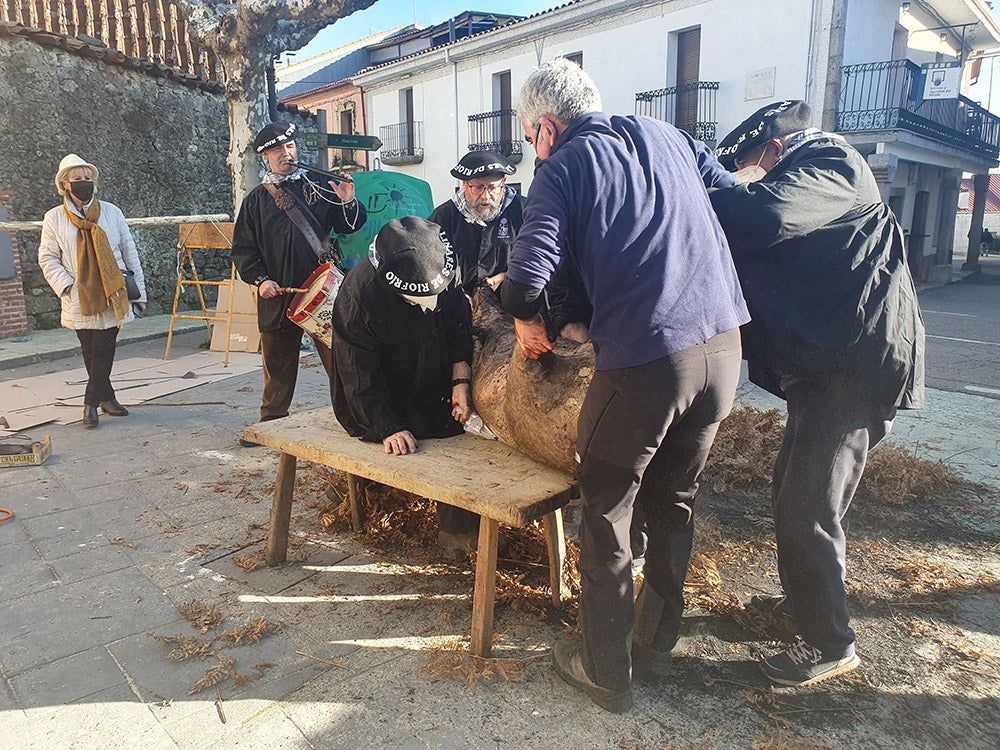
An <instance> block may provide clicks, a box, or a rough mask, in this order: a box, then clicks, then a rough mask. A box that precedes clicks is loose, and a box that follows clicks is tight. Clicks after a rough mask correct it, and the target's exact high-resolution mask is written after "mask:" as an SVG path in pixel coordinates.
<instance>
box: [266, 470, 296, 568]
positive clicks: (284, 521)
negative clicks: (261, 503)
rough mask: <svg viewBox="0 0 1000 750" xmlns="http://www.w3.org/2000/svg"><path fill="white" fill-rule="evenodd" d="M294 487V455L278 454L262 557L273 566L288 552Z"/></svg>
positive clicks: (280, 561)
mask: <svg viewBox="0 0 1000 750" xmlns="http://www.w3.org/2000/svg"><path fill="white" fill-rule="evenodd" d="M294 487H295V456H293V455H292V454H291V453H282V454H281V455H280V456H278V478H277V479H276V480H275V482H274V501H273V502H272V503H271V524H270V526H269V527H268V531H267V551H266V553H265V557H264V559H265V560H266V561H267V564H268V565H270V566H272V567H274V566H276V565H282V564H283V563H284V562H285V556H286V555H287V553H288V524H289V523H290V522H291V520H292V489H293V488H294Z"/></svg>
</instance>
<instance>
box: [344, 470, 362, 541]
mask: <svg viewBox="0 0 1000 750" xmlns="http://www.w3.org/2000/svg"><path fill="white" fill-rule="evenodd" d="M363 494H364V493H363V491H362V488H361V478H360V477H357V476H355V475H354V474H348V475H347V497H348V499H349V500H350V502H351V526H353V527H354V530H355V531H361V530H362V529H364V527H365V510H364V508H362V507H361V496H362V495H363Z"/></svg>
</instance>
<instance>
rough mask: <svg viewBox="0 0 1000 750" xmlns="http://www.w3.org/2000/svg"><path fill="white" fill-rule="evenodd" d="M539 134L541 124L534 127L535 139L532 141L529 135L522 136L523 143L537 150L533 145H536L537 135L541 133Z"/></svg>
mask: <svg viewBox="0 0 1000 750" xmlns="http://www.w3.org/2000/svg"><path fill="white" fill-rule="evenodd" d="M541 132H542V123H541V122H539V123H538V125H537V126H535V137H534V139H532V137H531V136H530V135H526V136H524V142H525V143H530V144H531V145H532V146H533V147H535V148H537V146H535V144H536V143H538V134H539V133H541Z"/></svg>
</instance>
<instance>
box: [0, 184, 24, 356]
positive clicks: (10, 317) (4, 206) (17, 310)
mask: <svg viewBox="0 0 1000 750" xmlns="http://www.w3.org/2000/svg"><path fill="white" fill-rule="evenodd" d="M11 198H13V194H12V193H11V192H10V191H9V190H0V220H4V221H14V220H15V218H16V217H15V216H14V214H13V212H12V211H11V210H10V204H11ZM7 243H9V244H7ZM0 252H2V253H8V252H9V253H10V255H8V256H7V259H6V260H7V261H11V260H13V265H14V269H13V270H14V274H13V276H10V275H9V273H7V272H5V273H2V274H0V339H6V338H11V337H13V336H23V335H24V334H26V333H28V314H27V311H26V310H25V309H24V292H23V289H24V286H23V283H22V280H21V254H20V253H19V252H18V250H17V234H16V233H14V232H9V233H3V234H0Z"/></svg>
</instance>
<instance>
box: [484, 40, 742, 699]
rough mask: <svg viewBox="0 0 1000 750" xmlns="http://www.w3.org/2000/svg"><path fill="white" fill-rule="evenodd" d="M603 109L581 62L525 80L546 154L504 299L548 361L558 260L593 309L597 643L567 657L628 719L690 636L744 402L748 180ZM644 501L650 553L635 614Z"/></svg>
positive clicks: (585, 547) (590, 556)
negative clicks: (710, 468) (703, 532)
mask: <svg viewBox="0 0 1000 750" xmlns="http://www.w3.org/2000/svg"><path fill="white" fill-rule="evenodd" d="M600 110H601V98H600V93H599V92H598V90H597V87H596V86H595V85H594V82H593V81H592V80H591V79H590V77H589V76H588V75H587V74H586V73H584V72H583V70H581V69H580V68H579V67H577V66H576V65H574V64H573V63H571V62H569V61H567V60H564V59H559V60H555V61H552V62H550V63H547V64H545V65H543V66H542V67H541V68H539V69H538V70H537V71H535V72H534V73H532V74H531V75H530V76H529V77H528V79H527V81H526V82H525V84H524V88H523V89H522V90H521V100H520V104H519V109H518V114H519V116H520V118H521V122H522V125H523V126H524V131H525V134H526V136H527V140H528V142H529V143H532V144H533V145H534V147H535V151H536V153H537V154H538V156H539V157H540V158H541V159H542V160H543V161H542V163H541V164H540V165H539V167H538V170H537V172H536V174H535V179H534V182H533V183H532V186H531V193H530V195H529V196H528V201H527V204H526V206H525V211H524V224H523V226H522V228H521V232H520V233H519V234H518V236H517V239H516V241H515V243H514V247H513V249H512V251H511V255H510V259H509V262H508V268H507V279H506V281H504V283H503V285H502V286H501V296H502V299H503V302H504V305H505V307H506V308H507V310H508V311H509V312H510V313H511V314H513V315H514V317H515V318H516V321H515V327H516V332H517V336H518V341H519V342H520V343H521V346H522V347H523V349H524V351H525V354H526V355H527V356H529V357H535V358H537V357H539V356H543V355H545V354H546V352H549V351H550V350H551V349H552V348H553V344H552V342H551V341H549V339H548V336H547V335H546V330H545V324H544V322H543V320H542V317H541V315H540V314H539V311H540V309H541V306H542V304H543V298H542V295H541V291H542V289H543V288H544V286H545V284H546V282H547V281H548V280H549V279H550V278H551V277H552V275H553V274H554V273H555V271H556V268H557V267H559V265H560V264H561V263H571V264H573V266H574V267H575V268H576V270H577V271H578V275H579V278H581V279H582V281H583V284H584V287H585V289H586V292H587V296H588V298H589V301H590V303H591V304H592V306H593V309H594V314H593V319H592V321H591V326H590V334H591V338H592V340H593V343H594V351H595V354H596V357H597V368H596V372H595V374H594V377H593V380H592V382H591V385H590V388H589V390H588V392H587V396H586V399H585V401H584V404H583V408H582V410H581V413H580V420H579V425H578V437H577V460H578V468H577V476H578V478H579V481H580V490H581V495H582V498H583V522H582V526H581V530H580V576H581V580H582V593H581V597H580V631H581V635H582V639H576V638H572V639H568V640H563V641H560V642H557V643H556V645H555V647H554V649H553V660H554V662H555V669H556V671H557V673H558V674H559V675H560V676H561V677H562V678H563V679H564V680H566V681H567V682H568V683H570V684H571V685H573V686H574V687H576V688H578V689H580V690H583V691H584V692H586V693H587V695H589V696H590V698H591V699H592V700H593V701H594V702H595V703H597V704H598V705H600V706H602V707H603V708H605V709H607V710H609V711H614V712H623V711H626V710H628V709H629V707H630V706H631V705H632V690H631V678H632V672H633V668H634V670H635V673H636V676H637V677H640V678H642V677H645V676H653V677H655V676H659V675H662V674H663V672H664V671H665V667H666V665H667V664H668V663H669V655H670V650H671V649H672V648H673V646H674V644H675V643H676V641H677V637H678V632H679V629H680V623H681V613H682V610H683V606H684V595H683V586H684V576H685V574H686V571H687V566H688V559H689V557H690V555H691V544H692V539H693V532H694V523H693V508H694V499H695V495H696V493H697V490H698V477H699V475H700V474H701V471H702V469H703V468H704V465H705V460H706V458H707V457H708V451H709V449H710V448H711V446H712V441H713V440H714V439H715V433H716V431H717V429H718V425H719V422H720V421H721V420H722V419H723V418H724V417H725V416H726V415H727V414H728V413H729V410H730V408H731V407H732V403H733V399H734V397H735V392H736V386H737V383H738V381H739V373H740V334H739V330H738V329H739V326H740V325H742V324H743V323H746V322H747V321H748V320H749V315H748V313H747V308H746V304H745V303H744V301H743V295H742V293H741V291H740V285H739V281H738V280H737V277H736V271H735V269H734V267H733V262H732V258H731V256H730V253H729V246H728V245H727V244H726V238H725V235H724V233H723V231H722V229H721V227H720V226H719V223H718V221H717V219H716V218H715V213H714V212H713V210H712V206H711V203H710V202H709V199H708V193H707V187H709V186H713V187H715V186H717V187H728V186H731V185H733V184H735V180H734V178H733V177H732V176H731V175H729V174H728V173H727V172H726V170H724V169H723V168H722V166H721V165H720V164H719V163H718V161H716V159H715V157H714V156H713V155H712V153H711V151H709V149H708V148H707V147H706V146H705V145H704V144H702V143H700V142H697V141H695V140H693V139H692V138H691V137H690V136H688V135H687V134H686V133H683V132H681V131H679V130H677V129H676V128H674V127H673V126H671V125H668V124H666V123H664V122H660V121H657V120H652V119H649V118H644V117H616V116H608V115H605V114H603V113H602V112H601V111H600ZM548 356H552V355H548ZM637 502H638V503H639V504H640V505H641V507H642V508H643V510H644V512H645V514H646V530H647V533H648V535H649V543H648V548H647V552H646V567H645V583H644V584H643V588H642V590H641V591H640V593H639V598H638V601H637V602H636V604H635V605H633V589H632V575H631V565H630V564H631V558H632V554H631V551H630V547H629V526H630V523H631V518H632V509H633V505H634V504H635V503H637ZM633 630H634V632H633Z"/></svg>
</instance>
